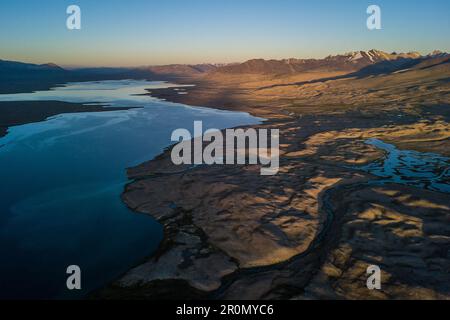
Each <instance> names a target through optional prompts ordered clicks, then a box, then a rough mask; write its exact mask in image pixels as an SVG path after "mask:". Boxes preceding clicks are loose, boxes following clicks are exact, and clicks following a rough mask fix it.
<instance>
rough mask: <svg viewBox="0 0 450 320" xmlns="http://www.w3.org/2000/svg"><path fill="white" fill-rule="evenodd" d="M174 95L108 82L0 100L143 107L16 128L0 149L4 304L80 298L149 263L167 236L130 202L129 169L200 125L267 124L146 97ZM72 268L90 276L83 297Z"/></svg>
mask: <svg viewBox="0 0 450 320" xmlns="http://www.w3.org/2000/svg"><path fill="white" fill-rule="evenodd" d="M168 86H169V85H168V84H165V83H162V82H146V81H128V80H123V81H101V82H85V83H72V84H68V85H67V86H65V87H61V88H56V89H53V90H50V91H42V92H36V93H32V94H11V95H0V101H21V100H58V101H65V102H82V103H91V102H96V103H107V104H109V105H111V106H113V107H142V108H139V109H131V110H126V111H111V112H99V113H77V114H64V115H59V116H55V117H51V118H49V119H48V120H46V121H44V122H39V123H33V124H27V125H22V126H17V127H12V128H10V130H9V133H8V135H6V136H5V137H3V138H1V139H0V180H1V182H2V183H1V184H0V194H1V198H0V243H1V246H0V261H1V263H0V298H79V297H82V296H84V295H86V293H88V292H89V291H91V290H92V289H95V288H98V287H101V286H103V285H104V284H106V283H108V282H109V281H111V280H113V279H115V278H116V277H117V276H119V275H120V274H122V273H123V272H125V271H127V270H128V269H129V268H130V267H132V266H133V265H135V264H137V263H139V262H140V261H142V260H143V259H144V258H145V257H147V256H148V255H150V254H151V253H152V251H153V250H155V248H156V247H157V245H158V244H159V241H160V240H161V238H162V229H161V226H160V225H159V224H158V223H157V222H155V221H154V220H153V219H152V218H151V217H149V216H146V215H141V214H136V213H133V212H132V211H130V210H129V209H127V208H126V207H125V206H124V204H123V203H122V202H121V200H120V194H121V192H122V190H123V188H124V185H125V184H126V183H127V177H126V172H125V169H126V168H127V167H130V166H133V165H137V164H139V163H141V162H143V161H146V160H149V159H151V158H152V157H154V156H156V155H157V154H159V153H161V151H162V150H163V148H164V147H166V146H168V145H169V144H171V142H170V135H171V133H172V131H173V130H174V129H176V128H180V127H181V128H187V129H189V130H190V131H191V132H192V130H193V128H192V126H193V122H194V121H195V120H202V121H203V122H204V128H219V129H222V128H226V127H233V126H237V125H244V124H255V123H259V122H260V121H261V119H257V118H254V117H251V116H249V115H248V114H246V113H239V112H227V111H218V110H214V109H208V108H194V107H188V106H184V105H180V104H173V103H168V102H165V101H161V100H157V99H154V98H151V97H148V96H142V95H140V94H143V93H145V89H146V88H158V87H168ZM72 264H75V265H79V266H80V267H81V270H82V290H81V291H77V292H73V291H68V290H67V289H66V277H67V275H66V268H67V266H69V265H72Z"/></svg>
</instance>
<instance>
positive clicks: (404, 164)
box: [358, 139, 450, 193]
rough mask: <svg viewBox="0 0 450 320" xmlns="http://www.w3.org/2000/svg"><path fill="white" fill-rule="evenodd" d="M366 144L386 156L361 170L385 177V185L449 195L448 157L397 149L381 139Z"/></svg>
mask: <svg viewBox="0 0 450 320" xmlns="http://www.w3.org/2000/svg"><path fill="white" fill-rule="evenodd" d="M366 143H368V144H370V145H373V146H375V147H377V148H379V149H382V150H384V151H385V152H386V156H385V158H384V159H382V160H379V161H374V162H372V163H370V164H368V165H366V166H363V167H358V168H359V169H362V170H364V171H366V172H369V173H371V174H373V175H376V176H379V177H382V178H384V179H383V180H382V181H383V182H394V183H400V184H406V185H410V186H414V187H419V188H423V189H429V190H433V191H440V192H446V193H450V159H449V158H446V157H443V156H440V155H438V154H434V153H422V152H417V151H408V150H398V149H397V148H396V147H395V146H393V145H391V144H388V143H385V142H383V141H381V140H378V139H369V140H367V141H366Z"/></svg>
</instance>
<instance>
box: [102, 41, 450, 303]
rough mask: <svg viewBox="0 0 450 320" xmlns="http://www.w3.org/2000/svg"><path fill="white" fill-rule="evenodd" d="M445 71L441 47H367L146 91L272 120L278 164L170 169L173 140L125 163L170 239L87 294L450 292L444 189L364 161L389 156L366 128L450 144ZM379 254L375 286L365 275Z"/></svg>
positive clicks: (405, 143)
mask: <svg viewBox="0 0 450 320" xmlns="http://www.w3.org/2000/svg"><path fill="white" fill-rule="evenodd" d="M354 61H356V62H354ZM178 70H179V68H178ZM166 72H167V70H166ZM449 79H450V64H449V56H448V55H445V54H441V53H435V54H434V55H432V56H427V57H419V55H418V54H416V53H410V54H394V53H393V54H386V53H383V52H380V51H375V50H372V51H369V52H357V53H351V54H347V55H342V56H337V57H328V58H326V59H322V60H312V59H310V60H297V59H295V60H294V59H290V60H282V61H264V60H252V61H249V62H247V63H244V64H235V65H230V66H224V67H214V68H213V69H211V70H208V71H205V72H195V74H191V75H187V74H185V75H184V76H183V77H181V78H180V80H179V82H180V83H193V84H195V85H196V86H194V87H180V88H178V89H179V90H175V88H170V89H163V90H152V91H151V92H149V94H151V95H152V96H156V97H159V98H161V99H167V100H170V101H175V102H182V103H186V104H190V105H198V106H210V107H215V108H223V109H230V110H242V111H247V112H250V113H251V114H253V115H256V116H260V117H263V118H265V119H267V120H266V121H264V122H263V123H262V124H260V125H259V126H256V127H261V128H262V127H265V128H271V129H273V128H278V129H280V147H281V150H280V152H281V155H280V172H279V173H278V174H277V175H275V176H260V174H259V166H258V165H247V166H243V165H227V166H219V165H214V166H197V167H188V166H181V167H177V166H174V165H173V164H172V163H171V160H170V149H168V150H166V151H165V152H164V153H163V154H162V155H160V156H159V157H157V158H156V159H153V160H151V161H149V162H146V163H143V164H141V165H139V166H137V167H134V168H130V169H129V170H128V175H129V178H130V179H132V182H131V183H130V184H129V185H127V187H126V189H125V191H124V193H123V200H124V202H125V203H126V204H127V205H128V206H129V207H130V208H132V209H133V210H135V211H137V212H140V213H144V214H149V215H151V216H153V217H155V218H156V219H157V220H158V221H160V222H161V223H162V224H163V226H164V230H165V238H164V240H163V242H162V243H161V245H160V248H159V250H158V251H157V252H156V253H155V255H154V256H153V257H151V258H149V259H148V260H147V261H146V262H144V263H143V264H141V265H139V266H137V267H135V268H133V269H132V270H130V271H129V272H128V273H126V274H125V275H124V276H123V277H121V278H120V279H118V280H117V281H116V282H114V283H113V284H111V285H110V286H108V287H107V288H104V289H102V290H101V291H99V292H97V293H95V294H94V297H96V298H150V299H156V298H212V299H219V298H222V299H417V298H420V299H450V224H449V222H450V195H449V194H448V193H442V192H436V191H432V190H426V189H423V188H418V187H412V186H408V185H400V184H395V183H385V184H381V183H376V181H377V180H379V178H377V177H375V176H373V175H371V174H369V173H366V172H364V171H362V170H358V166H361V165H364V164H367V163H371V162H373V161H377V160H378V161H380V160H382V159H383V157H384V156H385V154H384V152H383V151H382V150H379V149H377V148H375V147H373V146H370V145H368V144H366V143H365V141H366V140H367V139H368V138H378V139H380V140H383V141H385V142H388V143H391V144H394V145H395V146H396V147H397V148H399V149H404V150H417V151H421V152H434V153H438V154H441V155H445V156H450V126H449V123H448V121H449V119H450V110H449V106H450V95H449V94H450V90H449V89H450V82H449ZM180 92H182V93H183V94H180ZM374 182H375V183H374ZM373 264H376V265H379V266H380V267H381V269H382V289H381V290H368V289H367V287H366V280H367V277H368V276H367V274H366V269H367V267H368V266H369V265H373Z"/></svg>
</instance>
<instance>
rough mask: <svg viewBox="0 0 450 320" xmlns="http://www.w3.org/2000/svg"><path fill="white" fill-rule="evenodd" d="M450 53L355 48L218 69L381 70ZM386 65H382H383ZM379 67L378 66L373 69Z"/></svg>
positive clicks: (269, 71)
mask: <svg viewBox="0 0 450 320" xmlns="http://www.w3.org/2000/svg"><path fill="white" fill-rule="evenodd" d="M436 55H438V56H443V57H445V56H448V55H447V54H446V53H442V52H438V53H436V52H435V53H433V54H432V55H429V56H424V57H423V56H421V55H420V54H419V53H418V52H409V53H396V52H393V53H386V52H383V51H379V50H370V51H355V52H349V53H346V54H341V55H335V56H328V57H326V58H324V59H284V60H264V59H253V60H249V61H246V62H244V63H241V64H235V65H229V66H224V67H220V68H217V69H216V70H215V72H217V73H228V74H245V73H250V74H294V73H299V72H306V71H348V72H355V71H359V70H361V69H364V68H367V67H369V66H378V67H377V68H379V69H378V70H379V71H382V70H386V71H389V70H396V69H397V68H399V67H402V66H405V65H406V64H408V63H412V62H416V63H418V62H420V61H422V60H426V59H428V58H430V57H435V56H436ZM381 65H382V66H381ZM372 71H375V68H374V69H373V70H372Z"/></svg>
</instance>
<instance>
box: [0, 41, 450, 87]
mask: <svg viewBox="0 0 450 320" xmlns="http://www.w3.org/2000/svg"><path fill="white" fill-rule="evenodd" d="M448 59H449V54H448V53H446V52H441V51H438V50H436V51H433V52H432V53H430V54H428V55H425V56H422V55H421V54H420V53H418V52H408V53H396V52H392V53H387V52H383V51H380V50H375V49H372V50H369V51H354V52H349V53H345V54H339V55H330V56H328V57H325V58H323V59H295V58H291V59H283V60H264V59H252V60H248V61H246V62H243V63H232V64H193V65H189V64H171V65H163V66H147V67H136V68H101V67H100V68H80V69H73V70H66V69H64V68H62V67H60V66H58V65H56V64H54V63H46V64H32V63H24V62H18V61H7V60H0V94H2V93H17V92H30V91H36V90H48V89H49V88H51V87H53V86H55V85H59V84H64V83H67V82H74V81H96V80H117V79H145V80H169V81H170V80H174V81H176V80H181V79H183V78H186V79H188V80H190V79H192V78H197V77H203V76H206V77H215V76H220V75H244V74H263V75H264V74H267V75H290V74H297V73H302V72H316V71H317V72H322V71H325V72H334V71H339V72H344V73H348V74H351V73H358V75H370V74H378V73H389V72H396V71H399V70H402V69H407V68H413V67H414V66H418V65H419V66H422V67H424V68H425V67H427V66H432V65H436V64H441V63H447V62H448Z"/></svg>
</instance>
